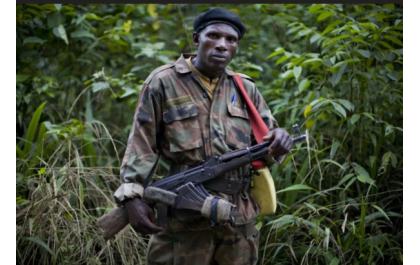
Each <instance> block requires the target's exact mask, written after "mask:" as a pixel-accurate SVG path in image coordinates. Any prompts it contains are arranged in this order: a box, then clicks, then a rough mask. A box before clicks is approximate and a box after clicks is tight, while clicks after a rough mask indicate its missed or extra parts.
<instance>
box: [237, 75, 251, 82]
mask: <svg viewBox="0 0 420 265" xmlns="http://www.w3.org/2000/svg"><path fill="white" fill-rule="evenodd" d="M238 75H240V76H241V77H242V78H245V79H248V80H249V81H251V82H252V83H255V81H254V79H252V78H251V77H249V76H247V75H245V74H241V73H238Z"/></svg>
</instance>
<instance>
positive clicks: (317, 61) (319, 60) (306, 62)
mask: <svg viewBox="0 0 420 265" xmlns="http://www.w3.org/2000/svg"><path fill="white" fill-rule="evenodd" d="M312 63H322V60H321V59H318V58H313V59H308V60H306V61H304V62H303V63H301V66H306V65H308V64H312Z"/></svg>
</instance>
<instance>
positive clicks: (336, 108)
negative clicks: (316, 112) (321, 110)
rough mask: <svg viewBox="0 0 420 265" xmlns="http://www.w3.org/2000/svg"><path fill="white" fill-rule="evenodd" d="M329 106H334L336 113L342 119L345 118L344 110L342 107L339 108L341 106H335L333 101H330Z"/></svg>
mask: <svg viewBox="0 0 420 265" xmlns="http://www.w3.org/2000/svg"><path fill="white" fill-rule="evenodd" d="M331 104H332V105H333V106H334V109H335V110H336V111H338V112H339V113H340V114H341V115H342V116H343V117H344V118H346V117H347V114H346V110H345V109H344V108H343V107H341V105H339V104H337V103H335V102H333V101H331Z"/></svg>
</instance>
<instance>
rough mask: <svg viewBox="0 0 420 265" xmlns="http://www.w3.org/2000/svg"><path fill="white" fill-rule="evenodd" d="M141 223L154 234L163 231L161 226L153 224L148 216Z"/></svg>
mask: <svg viewBox="0 0 420 265" xmlns="http://www.w3.org/2000/svg"><path fill="white" fill-rule="evenodd" d="M143 223H144V226H145V227H146V228H147V229H148V230H150V231H151V232H152V233H151V234H154V233H158V232H160V231H163V227H160V226H157V225H155V224H154V223H152V222H151V221H150V220H149V219H148V218H145V219H144V220H143Z"/></svg>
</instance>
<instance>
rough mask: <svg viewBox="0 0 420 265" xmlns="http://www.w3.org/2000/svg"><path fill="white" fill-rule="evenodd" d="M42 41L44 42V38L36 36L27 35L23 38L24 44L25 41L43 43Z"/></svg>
mask: <svg viewBox="0 0 420 265" xmlns="http://www.w3.org/2000/svg"><path fill="white" fill-rule="evenodd" d="M44 42H46V40H43V39H40V38H38V37H27V38H25V39H24V40H23V44H26V43H40V44H43V43H44Z"/></svg>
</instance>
